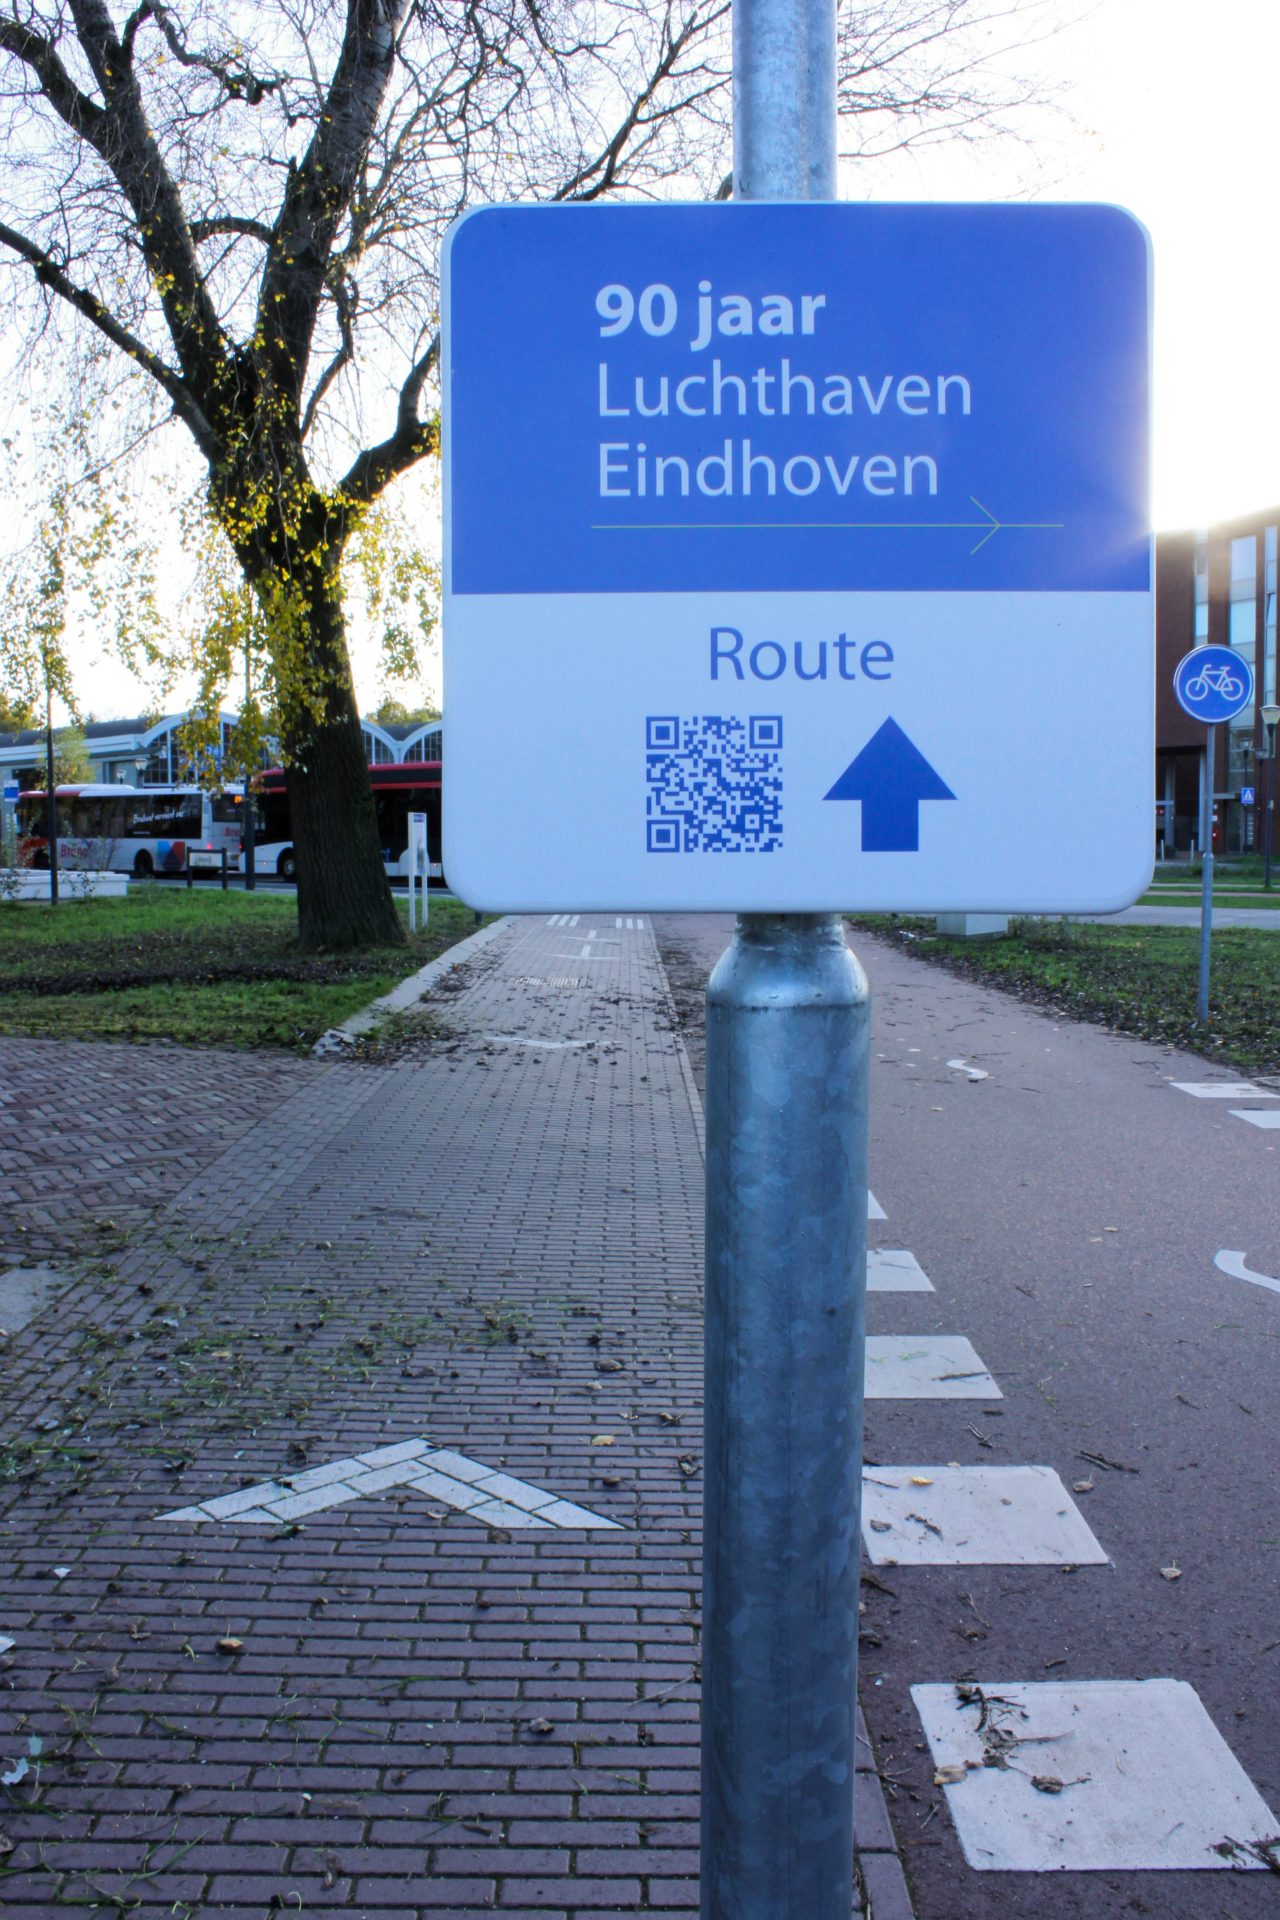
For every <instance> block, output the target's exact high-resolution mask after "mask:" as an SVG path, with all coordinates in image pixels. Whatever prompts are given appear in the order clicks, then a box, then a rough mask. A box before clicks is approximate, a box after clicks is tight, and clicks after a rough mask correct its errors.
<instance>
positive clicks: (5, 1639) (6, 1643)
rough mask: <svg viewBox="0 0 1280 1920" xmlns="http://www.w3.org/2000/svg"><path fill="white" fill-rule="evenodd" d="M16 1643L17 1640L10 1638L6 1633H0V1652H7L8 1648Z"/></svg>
mask: <svg viewBox="0 0 1280 1920" xmlns="http://www.w3.org/2000/svg"><path fill="white" fill-rule="evenodd" d="M17 1644H18V1643H17V1641H16V1640H14V1639H11V1638H10V1636H9V1635H8V1634H7V1633H0V1653H8V1651H9V1649H10V1648H11V1647H16V1646H17Z"/></svg>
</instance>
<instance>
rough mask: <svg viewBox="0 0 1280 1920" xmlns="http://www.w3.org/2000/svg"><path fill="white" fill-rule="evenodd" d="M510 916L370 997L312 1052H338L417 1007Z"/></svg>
mask: <svg viewBox="0 0 1280 1920" xmlns="http://www.w3.org/2000/svg"><path fill="white" fill-rule="evenodd" d="M509 919H510V915H507V914H504V915H503V917H502V918H501V919H500V920H492V921H490V923H489V925H488V926H487V927H481V928H480V929H479V930H478V931H477V932H475V933H472V934H469V935H468V936H467V938H466V939H465V940H459V941H458V942H457V943H456V945H454V946H452V947H449V948H447V949H446V950H445V952H444V953H442V954H438V955H437V957H436V958H435V959H434V960H428V962H427V964H426V966H425V967H420V968H419V969H418V971H417V973H412V974H410V975H409V978H408V979H407V980H402V981H401V982H400V984H399V986H398V987H393V988H392V989H391V992H390V993H384V994H383V995H382V997H381V999H379V1000H371V1001H370V1002H369V1005H368V1006H367V1007H361V1008H360V1010H359V1012H358V1013H353V1014H352V1015H351V1016H350V1018H349V1019H346V1020H344V1021H343V1022H342V1024H341V1026H337V1027H330V1028H329V1029H328V1031H327V1032H326V1033H322V1034H321V1035H320V1038H319V1039H318V1040H317V1041H316V1043H315V1045H314V1047H312V1049H311V1051H312V1054H313V1055H314V1056H315V1057H316V1058H318V1059H323V1058H325V1057H327V1056H328V1055H331V1054H334V1053H341V1052H343V1051H344V1050H345V1049H346V1048H347V1047H349V1046H351V1044H352V1043H353V1042H354V1041H355V1040H357V1039H358V1038H359V1037H360V1035H361V1034H362V1033H369V1032H371V1031H372V1030H373V1029H374V1028H375V1027H377V1026H379V1025H380V1024H381V1022H382V1021H384V1020H385V1019H386V1018H387V1016H388V1015H389V1014H393V1013H404V1012H406V1011H407V1010H408V1009H409V1008H410V1007H416V1006H417V1005H418V1004H419V1003H420V1002H421V1001H422V1000H424V999H425V998H426V996H427V995H428V994H429V993H430V991H431V989H432V987H434V986H435V984H436V982H437V980H440V979H443V977H444V975H445V974H446V973H449V972H451V971H452V970H453V968H454V967H458V966H461V965H463V963H464V962H465V961H468V960H474V959H475V957H476V955H477V954H478V953H480V952H482V951H483V949H484V948H485V947H487V946H488V945H489V943H490V941H492V940H495V939H496V938H497V936H498V935H499V934H500V933H501V932H502V930H503V928H504V927H505V926H507V924H508V922H509Z"/></svg>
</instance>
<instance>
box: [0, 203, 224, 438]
mask: <svg viewBox="0 0 1280 1920" xmlns="http://www.w3.org/2000/svg"><path fill="white" fill-rule="evenodd" d="M0 243H2V244H3V245H4V246H6V247H9V248H10V249H11V250H12V251H13V252H14V253H16V254H17V255H18V256H19V258H20V259H22V260H25V261H26V263H27V265H28V266H29V267H30V268H31V271H32V272H33V273H34V275H35V277H36V279H37V280H38V281H39V282H40V285H41V286H42V287H47V288H48V289H49V291H50V292H51V293H56V294H57V295H58V296H59V298H60V299H62V300H65V301H66V302H67V304H68V306H71V307H74V308H75V310H76V312H77V313H80V314H83V316H84V318H85V319H86V320H89V321H91V322H92V323H93V325H94V326H95V327H96V328H97V329H98V331H99V333H101V334H103V335H104V336H105V337H106V338H107V339H108V340H110V342H111V343H112V345H113V346H115V347H119V349H120V351H121V352H122V353H126V354H128V356H129V358H130V359H131V360H132V361H134V362H135V364H136V365H137V366H139V367H141V368H142V369H143V371H144V372H146V373H149V374H150V375H151V377H152V379H153V380H154V381H155V382H156V384H157V386H160V387H162V388H163V389H164V391H165V392H166V393H167V394H168V396H169V398H170V400H171V401H172V402H173V410H174V412H175V413H176V414H177V415H178V416H179V418H180V419H181V420H182V421H183V422H184V423H185V424H186V426H188V427H189V428H190V429H191V432H192V434H193V436H194V438H195V441H196V444H197V445H198V447H199V448H200V451H201V453H203V454H204V456H205V458H206V459H210V460H211V459H213V458H214V457H215V455H216V454H217V453H218V451H219V448H218V441H217V438H216V436H215V434H214V432H213V429H212V428H211V427H210V425H209V422H208V420H207V419H206V418H205V416H204V413H203V412H202V410H201V408H200V406H199V404H198V402H197V401H196V400H195V398H194V396H193V395H192V393H191V390H190V388H189V387H188V386H187V385H186V382H185V381H184V380H183V378H182V375H181V374H180V373H178V372H177V371H176V370H175V369H174V368H173V367H171V366H169V365H168V363H167V362H166V361H164V360H162V359H161V358H160V356H159V354H157V353H153V352H152V350H151V348H150V347H149V346H147V344H146V342H145V341H142V340H139V339H138V337H137V335H136V334H134V333H131V332H130V331H129V329H128V327H126V326H124V325H123V324H122V323H121V322H120V321H119V320H117V319H116V317H115V315H114V314H113V313H111V312H109V311H108V309H107V308H106V307H104V306H103V304H102V302H101V300H99V299H98V297H97V295H96V294H93V293H90V292H89V290H88V288H86V287H81V286H78V285H77V284H76V282H75V281H74V280H72V279H71V278H70V277H69V276H68V275H67V274H66V273H65V272H64V271H63V269H62V268H61V267H60V266H59V265H58V262H57V261H56V260H55V259H54V258H53V256H52V254H49V253H46V252H45V251H44V249H43V248H42V247H38V246H36V244H35V242H34V241H32V240H28V239H27V237H26V235H25V234H22V233H18V232H16V231H15V230H14V228H12V227H9V226H6V225H5V224H4V222H3V221H0Z"/></svg>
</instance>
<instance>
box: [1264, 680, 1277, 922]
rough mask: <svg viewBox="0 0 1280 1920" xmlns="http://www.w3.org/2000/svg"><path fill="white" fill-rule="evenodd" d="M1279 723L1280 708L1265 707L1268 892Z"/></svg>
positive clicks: (1266, 881) (1265, 842) (1265, 873)
mask: <svg viewBox="0 0 1280 1920" xmlns="http://www.w3.org/2000/svg"><path fill="white" fill-rule="evenodd" d="M1277 723H1280V707H1277V706H1274V705H1272V706H1269V707H1264V708H1263V709H1262V724H1263V726H1264V727H1265V728H1266V730H1267V816H1266V819H1265V821H1264V823H1263V828H1262V849H1263V851H1262V884H1263V886H1264V887H1266V888H1267V889H1268V891H1269V890H1270V887H1271V816H1272V813H1273V812H1274V810H1275V784H1276V726H1277Z"/></svg>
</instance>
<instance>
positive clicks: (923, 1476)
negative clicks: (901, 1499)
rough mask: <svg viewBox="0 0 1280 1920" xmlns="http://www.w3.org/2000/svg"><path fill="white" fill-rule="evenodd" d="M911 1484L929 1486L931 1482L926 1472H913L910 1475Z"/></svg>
mask: <svg viewBox="0 0 1280 1920" xmlns="http://www.w3.org/2000/svg"><path fill="white" fill-rule="evenodd" d="M911 1484H912V1486H913V1487H931V1486H932V1485H933V1482H932V1480H931V1479H930V1478H929V1476H928V1474H927V1473H913V1474H912V1476H911Z"/></svg>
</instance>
